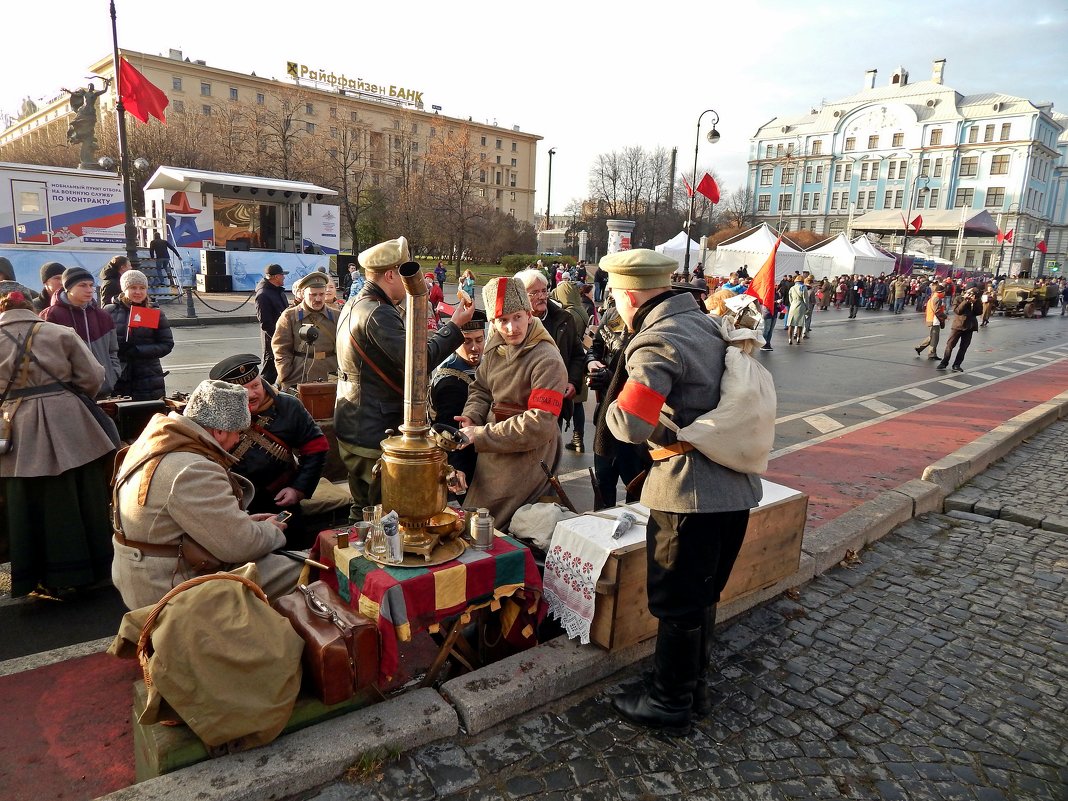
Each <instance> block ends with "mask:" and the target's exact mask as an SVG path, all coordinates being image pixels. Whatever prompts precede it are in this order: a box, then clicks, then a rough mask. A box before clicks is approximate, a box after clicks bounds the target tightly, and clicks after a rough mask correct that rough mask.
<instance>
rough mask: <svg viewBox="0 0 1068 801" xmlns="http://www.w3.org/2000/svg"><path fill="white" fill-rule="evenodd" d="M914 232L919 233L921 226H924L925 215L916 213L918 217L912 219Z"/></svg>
mask: <svg viewBox="0 0 1068 801" xmlns="http://www.w3.org/2000/svg"><path fill="white" fill-rule="evenodd" d="M911 225H912V233H914V234H916V233H919V231H920V228H921V227H922V226H923V217H921V216H920V215H919V214H917V215H916V219H915V220H913V221H912V223H911Z"/></svg>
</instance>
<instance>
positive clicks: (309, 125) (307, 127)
mask: <svg viewBox="0 0 1068 801" xmlns="http://www.w3.org/2000/svg"><path fill="white" fill-rule="evenodd" d="M304 130H305V131H307V132H308V133H310V134H313V133H315V123H314V122H306V123H304Z"/></svg>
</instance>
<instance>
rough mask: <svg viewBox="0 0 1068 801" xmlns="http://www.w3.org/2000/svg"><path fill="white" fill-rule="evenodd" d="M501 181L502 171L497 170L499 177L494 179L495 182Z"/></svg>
mask: <svg viewBox="0 0 1068 801" xmlns="http://www.w3.org/2000/svg"><path fill="white" fill-rule="evenodd" d="M500 182H501V171H500V170H497V179H496V180H495V181H494V183H496V184H498V185H499V184H500Z"/></svg>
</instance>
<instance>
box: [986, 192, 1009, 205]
mask: <svg viewBox="0 0 1068 801" xmlns="http://www.w3.org/2000/svg"><path fill="white" fill-rule="evenodd" d="M1004 205H1005V187H1003V186H991V187H987V190H986V207H987V208H988V209H1000V208H1001V207H1002V206H1004Z"/></svg>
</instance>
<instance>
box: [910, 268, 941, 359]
mask: <svg viewBox="0 0 1068 801" xmlns="http://www.w3.org/2000/svg"><path fill="white" fill-rule="evenodd" d="M946 317H947V314H946V296H945V294H944V293H943V292H942V287H941V286H939V285H937V284H936V285H935V286H934V291H933V292H932V293H931V297H930V299H929V300H928V301H927V315H926V317H925V320H926V324H927V339H925V340H924V341H923V342H921V343H920V344H919V345H917V346H916V347H915V348H914V349H913V350H915V351H916V355H917V356H922V355H923V351H924V348H928V347H929V348H930V349H931V353H930V355H929V356H928V357H927V358H928V359H937V358H938V337H939V335H940V333H941V331H942V329H943V328H945V327H946Z"/></svg>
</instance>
